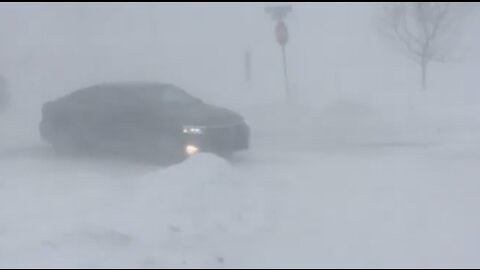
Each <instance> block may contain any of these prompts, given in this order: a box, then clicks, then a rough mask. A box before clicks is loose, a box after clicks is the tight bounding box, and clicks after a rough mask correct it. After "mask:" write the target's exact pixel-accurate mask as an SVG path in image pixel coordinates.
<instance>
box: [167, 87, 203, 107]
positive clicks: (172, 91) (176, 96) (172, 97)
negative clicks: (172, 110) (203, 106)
mask: <svg viewBox="0 0 480 270" xmlns="http://www.w3.org/2000/svg"><path fill="white" fill-rule="evenodd" d="M162 101H163V102H164V103H166V104H194V103H198V102H199V101H200V100H199V99H197V98H194V97H193V96H191V95H189V94H187V93H186V92H184V91H182V90H180V89H178V88H175V87H168V88H167V89H165V90H164V92H163V95H162Z"/></svg>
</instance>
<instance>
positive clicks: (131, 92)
mask: <svg viewBox="0 0 480 270" xmlns="http://www.w3.org/2000/svg"><path fill="white" fill-rule="evenodd" d="M165 91H180V92H182V93H184V94H186V95H189V94H187V93H186V92H185V91H183V90H182V89H180V88H178V87H176V86H175V85H173V84H168V83H157V82H112V83H102V84H96V85H93V86H89V87H85V88H81V89H79V90H77V91H75V92H73V93H70V94H69V95H67V96H65V97H63V98H61V99H60V100H59V101H60V102H62V103H68V104H72V103H73V104H77V105H82V106H91V107H99V106H102V107H103V106H115V107H119V106H120V107H127V106H128V107H132V106H136V107H138V106H147V107H149V106H153V107H156V106H157V105H158V104H160V103H161V102H162V97H163V94H164V93H165ZM189 96H190V95H189Z"/></svg>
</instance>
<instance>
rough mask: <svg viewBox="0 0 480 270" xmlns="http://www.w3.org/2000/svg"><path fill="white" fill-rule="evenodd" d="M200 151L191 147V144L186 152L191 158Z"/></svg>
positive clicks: (193, 146) (186, 148)
mask: <svg viewBox="0 0 480 270" xmlns="http://www.w3.org/2000/svg"><path fill="white" fill-rule="evenodd" d="M199 150H200V149H199V148H198V147H196V146H195V145H191V144H189V145H187V146H186V147H185V152H186V153H187V154H188V155H189V156H191V155H193V154H195V153H197V152H198V151H199Z"/></svg>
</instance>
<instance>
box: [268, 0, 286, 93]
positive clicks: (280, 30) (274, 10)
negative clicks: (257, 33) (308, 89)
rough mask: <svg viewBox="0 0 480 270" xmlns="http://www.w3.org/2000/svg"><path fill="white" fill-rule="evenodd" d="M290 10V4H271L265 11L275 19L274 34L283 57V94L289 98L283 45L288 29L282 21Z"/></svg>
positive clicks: (284, 44)
mask: <svg viewBox="0 0 480 270" xmlns="http://www.w3.org/2000/svg"><path fill="white" fill-rule="evenodd" d="M291 11H292V6H273V7H267V8H266V9H265V12H266V13H268V14H270V15H272V18H273V19H274V20H276V21H277V26H276V28H275V36H276V39H277V42H278V44H279V45H280V46H281V47H282V59H283V75H284V78H285V94H286V95H287V98H288V99H289V100H290V89H289V84H290V83H289V81H288V68H287V55H286V50H285V46H286V45H287V42H288V38H289V36H288V29H287V25H286V24H285V22H284V19H285V17H286V16H287V14H288V13H289V12H291Z"/></svg>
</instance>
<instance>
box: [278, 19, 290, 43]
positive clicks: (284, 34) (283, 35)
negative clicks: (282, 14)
mask: <svg viewBox="0 0 480 270" xmlns="http://www.w3.org/2000/svg"><path fill="white" fill-rule="evenodd" d="M275 34H276V37H277V42H278V44H280V45H281V46H285V45H286V44H287V42H288V29H287V25H286V24H285V23H284V22H283V21H279V22H278V23H277V27H276V28H275Z"/></svg>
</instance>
